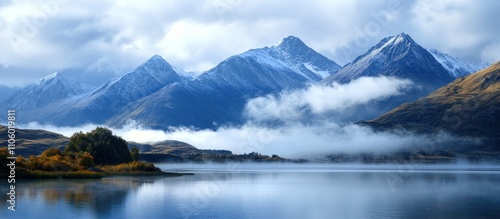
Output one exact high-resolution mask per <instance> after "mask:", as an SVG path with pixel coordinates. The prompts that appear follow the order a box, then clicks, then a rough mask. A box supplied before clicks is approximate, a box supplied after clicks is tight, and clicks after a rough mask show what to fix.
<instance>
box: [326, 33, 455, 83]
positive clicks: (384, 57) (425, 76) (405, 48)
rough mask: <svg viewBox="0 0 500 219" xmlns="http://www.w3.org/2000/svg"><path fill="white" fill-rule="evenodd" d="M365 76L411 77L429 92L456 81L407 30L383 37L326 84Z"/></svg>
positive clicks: (330, 77)
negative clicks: (406, 32)
mask: <svg viewBox="0 0 500 219" xmlns="http://www.w3.org/2000/svg"><path fill="white" fill-rule="evenodd" d="M363 76H370V77H375V76H390V77H396V78H402V79H410V80H411V81H413V82H414V83H416V84H418V85H419V86H423V89H425V90H427V91H433V90H435V89H437V88H439V87H441V86H443V85H445V84H447V83H449V82H450V81H452V80H453V78H452V77H451V76H450V75H449V74H448V71H446V69H444V68H443V66H441V64H440V63H439V62H438V61H436V59H434V57H433V56H432V55H431V54H430V53H429V52H428V51H427V50H426V49H424V48H423V47H421V46H420V45H418V44H417V43H416V42H415V41H413V39H412V38H411V37H410V36H409V35H407V34H405V33H401V34H398V35H395V36H390V37H387V38H384V39H383V40H382V41H380V42H379V43H378V44H377V45H375V46H374V47H372V48H371V49H370V50H368V52H366V53H365V54H363V55H361V56H359V57H357V58H356V59H354V61H352V62H350V63H349V64H347V65H345V66H344V67H343V68H342V69H341V70H340V71H339V72H337V73H336V74H333V75H331V76H329V77H327V78H325V79H324V80H323V83H332V82H338V83H347V82H349V81H351V80H354V79H356V78H359V77H363Z"/></svg>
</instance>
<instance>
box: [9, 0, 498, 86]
mask: <svg viewBox="0 0 500 219" xmlns="http://www.w3.org/2000/svg"><path fill="white" fill-rule="evenodd" d="M144 2H145V1H135V0H130V1H101V0H86V1H76V0H44V1H28V0H10V1H9V0H4V1H0V42H1V43H0V51H1V52H0V74H1V75H2V77H1V78H2V79H1V80H0V92H2V94H4V95H5V94H7V93H8V92H9V91H8V90H9V88H8V87H10V88H11V89H18V88H19V87H20V86H23V85H25V84H26V83H30V82H33V81H34V80H36V79H38V78H41V77H44V76H45V75H48V74H50V73H53V72H62V73H63V74H64V75H66V76H70V77H74V78H77V79H79V80H82V81H84V82H86V83H91V84H92V83H93V84H95V85H97V84H99V83H102V82H104V81H105V80H108V79H110V78H112V77H114V76H118V75H122V74H124V73H127V72H128V71H130V70H131V69H132V68H134V67H135V66H137V65H139V64H140V63H142V62H144V61H145V60H147V59H148V58H149V57H151V56H153V55H154V54H159V55H161V56H163V57H164V58H165V59H166V60H167V61H168V62H169V63H170V64H172V65H174V66H177V67H180V68H183V69H184V70H187V71H204V70H208V69H209V68H211V67H214V66H215V65H216V64H217V63H219V62H220V61H222V60H224V59H226V58H228V57H229V56H231V55H235V54H238V53H242V52H244V51H246V50H249V49H251V48H259V47H264V46H272V45H273V44H276V43H278V42H279V41H281V39H282V38H284V37H286V36H288V35H294V36H297V37H299V38H301V39H302V40H303V41H304V42H305V43H306V44H307V45H309V46H310V47H312V48H313V49H315V50H316V51H318V52H320V53H322V54H324V55H325V56H327V57H328V58H330V59H332V60H334V61H335V62H337V63H339V64H340V65H344V64H346V63H348V62H349V61H351V60H352V59H354V58H355V57H356V56H357V55H360V54H362V53H364V52H366V50H368V49H369V48H370V47H371V46H373V45H374V44H376V43H377V42H378V41H380V40H381V39H382V38H384V37H386V36H390V35H395V34H398V33H401V32H405V33H407V34H409V35H410V36H412V37H413V39H414V40H415V41H416V42H417V43H419V44H420V45H422V46H423V47H426V48H436V49H438V50H440V51H442V52H446V53H448V54H450V55H452V56H457V57H459V58H462V59H464V60H468V61H472V62H489V63H492V62H495V61H498V60H500V41H499V39H500V28H499V26H498V25H499V23H500V18H499V16H498V10H499V9H500V1H497V0H481V1H477V0H476V1H474V0H415V1H406V0H371V1H366V0H350V1H344V0H339V1H332V0H313V1H298V0H297V1H268V0H207V1H199V0H168V1H164V0H158V1H147V2H148V3H144Z"/></svg>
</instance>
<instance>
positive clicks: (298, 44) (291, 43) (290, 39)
mask: <svg viewBox="0 0 500 219" xmlns="http://www.w3.org/2000/svg"><path fill="white" fill-rule="evenodd" d="M273 47H274V48H278V49H281V50H284V51H289V50H297V49H301V48H304V47H307V48H309V47H308V46H307V45H306V44H305V43H304V42H302V40H300V39H299V38H298V37H295V36H287V37H285V38H283V40H282V41H281V42H280V43H279V44H278V45H277V46H273Z"/></svg>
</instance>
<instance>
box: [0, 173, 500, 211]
mask: <svg viewBox="0 0 500 219" xmlns="http://www.w3.org/2000/svg"><path fill="white" fill-rule="evenodd" d="M164 168H174V167H171V166H164ZM175 168H177V167H175ZM186 168H188V169H189V167H186ZM191 168H192V167H191ZM211 168H212V169H207V168H202V167H199V168H192V169H190V170H192V171H194V172H196V174H195V175H194V176H185V177H175V178H134V177H125V178H107V179H101V180H34V181H24V182H19V183H18V184H17V186H18V188H19V189H18V190H17V192H18V197H17V198H18V203H17V204H18V206H17V207H18V211H17V212H16V213H15V216H16V217H15V218H36V217H40V215H44V216H46V217H47V218H386V217H398V218H441V217H451V218H453V217H461V218H463V217H466V218H468V217H470V218H476V217H495V216H496V215H499V214H500V209H499V208H498V206H500V188H499V187H498V185H499V183H500V172H498V171H491V170H489V171H438V172H436V171H421V170H418V169H416V170H415V171H411V172H409V171H407V172H399V171H394V170H389V169H386V168H382V169H380V170H375V169H370V168H368V169H366V168H365V169H363V170H360V171H358V170H353V169H347V170H343V169H336V170H335V171H327V170H326V169H324V168H319V170H318V168H317V167H314V168H310V169H308V168H302V167H300V168H296V169H291V168H290V167H286V168H284V169H279V168H275V167H273V168H274V169H273V168H272V169H271V170H269V169H259V168H239V169H231V170H228V169H227V168H226V167H224V166H220V167H211ZM233 170H237V171H233ZM1 185H2V187H5V186H6V185H5V184H1ZM2 205H3V206H2V209H0V218H14V217H13V216H14V215H13V214H12V213H11V212H8V211H7V210H6V207H7V206H6V205H5V203H4V204H2Z"/></svg>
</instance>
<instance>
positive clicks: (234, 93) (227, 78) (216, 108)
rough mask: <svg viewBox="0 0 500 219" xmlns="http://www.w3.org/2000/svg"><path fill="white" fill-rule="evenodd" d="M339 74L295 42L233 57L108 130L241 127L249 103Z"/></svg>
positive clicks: (147, 101)
mask: <svg viewBox="0 0 500 219" xmlns="http://www.w3.org/2000/svg"><path fill="white" fill-rule="evenodd" d="M338 69H340V66H339V65H338V64H336V63H335V62H333V61H331V60H329V59H327V58H326V57H324V56H323V55H321V54H319V53H317V52H315V51H314V50H312V49H311V48H309V47H308V46H307V45H305V44H304V43H303V42H302V41H301V40H300V39H298V38H296V37H293V36H289V37H286V38H284V39H283V41H282V42H281V43H280V44H278V45H276V46H272V47H264V48H259V49H251V50H249V51H247V52H244V53H242V54H239V55H234V56H231V57H229V58H228V59H226V60H224V61H223V62H221V63H219V64H218V65H217V66H216V67H214V68H212V69H210V70H208V71H207V72H205V73H203V74H201V75H199V76H198V77H196V78H195V79H194V80H192V81H189V82H184V83H176V84H172V85H169V86H166V87H164V88H162V89H161V90H159V91H157V92H155V93H154V94H152V95H150V96H148V97H145V98H143V99H140V100H138V101H135V102H134V103H131V104H129V105H128V106H127V107H126V108H124V110H122V111H121V112H120V113H118V114H117V115H115V116H113V118H111V119H110V120H108V125H112V126H120V125H124V124H125V123H126V121H128V120H134V121H137V122H139V123H141V124H144V125H146V126H151V127H156V128H167V127H168V126H179V125H182V126H195V127H200V128H214V124H240V123H242V122H244V117H243V109H244V106H245V104H246V101H247V100H248V99H249V98H254V97H257V96H261V95H268V94H278V93H279V92H282V91H290V90H296V89H302V88H305V87H306V86H307V85H309V84H312V83H317V82H319V81H320V80H321V79H322V78H323V76H327V75H331V74H334V73H335V72H337V71H338ZM158 115H162V116H158Z"/></svg>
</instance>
